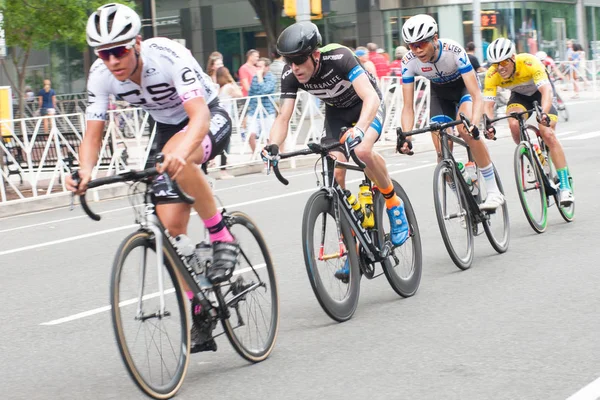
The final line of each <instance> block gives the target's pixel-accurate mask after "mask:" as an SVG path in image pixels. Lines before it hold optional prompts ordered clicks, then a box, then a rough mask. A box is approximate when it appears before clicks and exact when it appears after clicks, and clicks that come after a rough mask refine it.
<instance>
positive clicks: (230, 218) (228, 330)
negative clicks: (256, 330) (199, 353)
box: [215, 211, 279, 363]
mask: <svg viewBox="0 0 600 400" xmlns="http://www.w3.org/2000/svg"><path fill="white" fill-rule="evenodd" d="M225 219H226V221H227V222H226V223H227V227H228V228H229V229H230V231H231V233H232V234H233V235H234V236H235V234H236V233H237V232H236V229H232V228H234V227H235V226H236V225H238V226H242V227H244V228H245V229H247V230H248V232H249V233H250V234H251V235H252V237H253V238H254V240H256V243H257V244H258V248H259V249H260V253H261V255H262V260H261V261H264V264H265V267H264V268H266V270H267V277H268V281H269V282H268V283H267V285H269V288H270V289H271V296H270V297H271V299H270V300H271V303H270V304H271V313H270V318H269V324H270V326H269V332H268V334H267V335H265V336H266V339H265V343H264V344H262V347H260V348H258V347H257V348H250V347H249V346H248V344H246V343H244V340H243V338H242V337H240V336H239V335H238V334H237V332H238V331H237V329H238V328H241V327H242V326H245V325H240V324H239V323H238V324H233V323H232V317H231V316H230V317H229V318H223V319H222V320H221V324H222V325H223V329H224V331H225V334H226V335H227V338H228V339H229V342H230V343H231V345H232V346H233V348H234V349H235V351H236V352H237V353H238V354H239V355H240V356H241V357H242V358H244V359H246V360H248V361H250V362H253V363H257V362H261V361H263V360H265V359H266V358H267V357H269V355H270V354H271V352H272V351H273V347H274V346H275V341H276V339H277V333H278V330H279V292H278V288H277V278H276V276H275V268H274V266H273V261H272V259H271V254H270V253H269V249H268V247H267V244H266V242H265V240H264V238H263V236H262V234H261V232H260V230H259V229H258V227H257V226H256V224H255V223H254V222H253V221H252V220H251V219H250V217H249V216H248V215H246V214H244V213H242V212H239V211H234V212H231V213H228V214H226V218H225ZM238 242H240V247H241V254H240V257H241V259H243V260H245V261H246V263H247V264H249V267H244V268H240V266H238V271H235V272H234V276H236V275H235V274H236V273H238V272H241V271H242V270H243V269H248V268H250V269H251V270H252V271H251V272H252V274H254V276H255V277H256V276H258V274H257V272H256V271H257V269H255V268H254V266H255V265H257V264H255V263H254V261H252V262H249V254H248V253H249V252H248V253H246V252H245V251H244V247H245V245H248V244H249V243H247V242H246V241H244V242H241V241H240V240H238ZM252 259H253V260H256V258H255V257H252ZM261 265H262V264H261ZM259 279H260V278H259ZM223 288H224V286H223V285H220V286H218V287H216V288H215V289H216V290H222V289H223ZM257 290H261V288H256V289H255V290H253V291H252V292H249V293H254V292H256V291H257ZM217 298H218V299H224V297H223V295H221V296H218V297H217ZM245 300H246V304H251V303H252V304H256V302H254V303H253V300H248V299H247V298H246V299H245ZM238 304H239V303H238ZM220 306H221V308H222V309H224V308H226V307H228V305H227V304H220ZM238 310H239V309H238ZM262 316H264V313H263V314H262ZM248 317H249V313H248ZM255 317H256V315H255ZM250 319H251V318H250V317H249V318H248V320H250ZM254 321H257V320H256V318H255V319H254ZM245 323H248V324H249V323H250V321H245Z"/></svg>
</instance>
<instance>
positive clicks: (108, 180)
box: [72, 153, 195, 221]
mask: <svg viewBox="0 0 600 400" xmlns="http://www.w3.org/2000/svg"><path fill="white" fill-rule="evenodd" d="M163 160H164V155H163V154H162V153H159V154H157V156H156V162H157V163H160V162H162V161H163ZM157 175H159V173H158V171H157V169H156V168H154V167H153V168H147V169H144V170H141V171H128V172H124V173H122V174H118V175H112V176H104V177H102V178H96V179H94V180H92V181H90V182H89V183H88V189H93V188H97V187H100V186H104V185H110V184H113V183H122V182H129V181H133V182H139V181H142V180H144V179H147V178H152V177H155V176H157ZM72 177H73V179H74V180H75V181H76V182H77V183H79V181H80V178H79V172H78V171H75V172H73V174H72ZM164 177H165V179H166V180H167V183H169V184H170V185H171V186H172V187H173V190H174V191H175V193H176V194H177V196H179V199H181V201H183V202H184V203H187V204H194V201H195V200H194V198H193V197H191V196H189V195H188V194H186V193H185V192H184V191H183V190H181V188H180V187H179V185H178V184H177V182H175V181H174V180H171V178H170V177H169V176H168V175H167V174H164ZM79 200H80V202H81V207H82V208H83V210H84V211H85V213H86V214H87V215H88V216H89V217H90V218H91V219H93V220H94V221H100V219H101V217H100V215H98V214H96V213H94V212H93V211H92V210H91V209H90V207H89V205H88V203H87V200H86V197H85V193H84V194H82V195H80V196H79Z"/></svg>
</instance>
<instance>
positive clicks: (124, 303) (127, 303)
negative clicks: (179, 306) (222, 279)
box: [40, 263, 267, 326]
mask: <svg viewBox="0 0 600 400" xmlns="http://www.w3.org/2000/svg"><path fill="white" fill-rule="evenodd" d="M266 266H267V264H264V263H263V264H257V265H255V266H254V269H255V270H257V269H262V268H265V267H266ZM251 270H252V268H250V267H248V268H244V269H241V270H239V271H234V272H233V275H234V276H235V275H239V274H243V273H244V272H249V271H251ZM164 293H165V294H172V293H175V289H174V288H171V289H167V290H165V291H164ZM159 294H160V292H154V293H150V294H147V295H144V296H142V300H149V299H153V298H155V297H158V296H159ZM137 302H138V298H137V297H134V298H132V299H129V300H123V301H121V302H119V307H125V306H130V305H132V304H136V303H137ZM111 308H112V306H104V307H98V308H94V309H93V310H88V311H83V312H80V313H77V314H73V315H69V316H67V317H64V318H59V319H55V320H52V321H48V322H42V323H41V324H40V325H47V326H49V325H59V324H64V323H65V322H71V321H75V320H77V319H81V318H85V317H90V316H92V315H96V314H100V313H103V312H106V311H110V309H111Z"/></svg>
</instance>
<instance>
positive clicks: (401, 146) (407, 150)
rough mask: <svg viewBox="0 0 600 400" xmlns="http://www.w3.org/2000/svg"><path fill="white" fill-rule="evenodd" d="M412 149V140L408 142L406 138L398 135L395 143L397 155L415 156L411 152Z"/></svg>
mask: <svg viewBox="0 0 600 400" xmlns="http://www.w3.org/2000/svg"><path fill="white" fill-rule="evenodd" d="M412 148H413V144H412V140H408V139H407V138H406V136H403V135H402V136H400V135H398V142H397V143H396V150H397V151H398V153H402V154H408V155H409V156H412V155H413V154H415V153H414V152H413V151H412Z"/></svg>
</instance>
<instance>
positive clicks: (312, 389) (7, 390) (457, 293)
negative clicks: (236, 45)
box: [0, 102, 600, 399]
mask: <svg viewBox="0 0 600 400" xmlns="http://www.w3.org/2000/svg"><path fill="white" fill-rule="evenodd" d="M598 104H599V103H589V102H585V103H579V104H577V105H574V106H572V107H571V116H572V120H577V121H580V122H570V123H565V124H562V125H561V132H563V133H567V134H564V135H562V136H561V140H562V141H563V145H564V147H565V150H566V153H567V157H568V160H569V163H570V167H571V170H572V173H573V175H574V177H575V182H576V189H577V190H576V204H577V209H576V218H575V221H574V222H573V223H570V224H567V223H565V222H564V221H563V220H562V218H561V217H560V216H559V214H558V212H557V210H556V208H552V209H550V213H549V216H550V217H549V224H548V229H547V232H545V233H544V234H541V235H539V234H536V233H534V232H533V230H532V229H531V228H530V227H529V225H528V223H527V221H526V220H525V217H524V215H523V212H522V210H521V206H520V204H519V201H518V197H517V193H516V189H515V183H514V177H513V167H512V162H513V151H514V144H513V143H512V141H511V140H509V139H502V140H498V141H497V142H494V143H489V142H488V143H489V147H490V149H491V152H492V157H493V159H494V161H495V163H496V165H497V168H498V170H499V173H500V176H501V178H502V180H503V182H504V186H505V190H506V192H507V198H508V202H509V203H508V204H509V215H510V221H511V243H510V248H509V250H508V252H507V253H505V254H503V255H498V254H496V252H495V251H494V250H493V249H492V248H491V246H490V245H489V243H488V242H487V239H486V237H485V235H482V236H479V237H477V238H476V242H475V246H476V248H475V261H474V265H473V267H472V268H471V269H470V270H468V271H464V272H461V271H459V270H458V269H457V268H456V267H455V266H454V264H453V263H452V261H451V260H450V258H449V257H448V254H447V252H446V249H445V248H444V246H443V243H442V239H441V236H440V233H439V230H438V226H437V222H436V219H435V213H434V207H433V201H432V176H433V169H434V165H435V164H434V161H435V160H434V158H435V157H434V154H433V153H431V152H427V153H421V154H417V155H415V156H413V157H407V156H398V155H396V156H390V157H388V158H387V162H388V165H389V169H390V171H392V174H393V176H394V177H395V178H396V179H397V180H399V181H400V182H401V183H402V185H403V186H404V188H405V189H406V191H407V192H408V194H409V196H410V198H411V201H412V204H413V206H414V208H415V211H416V215H417V218H418V222H419V225H420V228H421V235H422V240H423V252H424V259H423V277H422V281H421V287H420V289H419V291H418V292H417V294H416V295H415V296H414V297H413V298H409V299H401V298H399V297H398V296H397V295H396V294H395V293H394V292H393V291H392V289H391V288H390V287H389V286H388V283H387V281H386V280H385V278H383V277H381V278H377V279H375V280H372V281H368V280H366V279H363V281H362V286H361V298H360V303H359V307H358V309H357V311H356V314H355V315H354V317H353V318H352V319H351V320H350V321H348V322H346V323H343V324H338V323H335V322H333V321H332V320H330V319H329V318H328V317H327V316H326V315H325V313H324V312H323V311H322V310H321V308H320V307H319V305H318V303H317V301H316V300H315V298H314V295H313V293H312V290H311V288H310V284H309V282H308V279H307V276H306V272H305V267H304V263H303V259H302V250H301V245H300V239H301V237H300V236H301V219H302V211H303V208H304V204H305V202H306V199H307V198H308V196H309V195H310V193H311V189H312V188H314V187H315V177H314V174H313V173H312V169H311V168H303V169H297V170H293V171H290V170H288V171H285V172H286V175H287V176H288V178H290V181H291V183H290V185H289V186H288V187H283V186H282V185H281V184H279V183H278V182H277V180H276V179H275V177H274V176H264V175H259V174H257V175H252V176H245V177H238V178H236V179H234V180H231V181H220V182H219V183H218V185H219V186H218V195H219V197H220V198H221V200H222V201H223V203H224V204H226V205H230V206H231V207H230V208H232V209H240V210H242V211H245V212H247V213H248V214H250V215H251V216H252V217H253V218H254V220H255V221H256V222H257V224H258V225H259V227H260V228H261V229H262V231H263V234H264V235H265V237H266V239H267V242H268V245H269V248H270V251H271V254H272V256H273V258H274V261H275V264H276V267H277V273H278V282H279V288H280V306H281V309H280V313H281V314H280V316H281V319H280V330H279V336H278V341H277V344H276V347H275V350H274V351H273V353H272V355H271V357H270V358H269V359H268V360H267V361H265V362H263V363H261V364H257V365H250V364H248V363H247V362H245V361H244V360H242V359H241V358H240V357H238V356H237V354H236V353H235V352H234V351H233V350H232V348H231V347H230V346H229V344H228V342H227V341H226V339H224V338H221V339H220V340H219V341H218V344H219V351H218V352H216V353H210V354H208V353H201V354H196V355H193V356H192V359H191V365H190V369H189V371H188V375H187V378H186V381H185V383H184V385H183V387H182V389H181V391H180V393H179V395H178V398H180V399H192V398H202V399H225V398H226V399H300V398H301V399H316V398H319V399H321V398H325V399H366V398H370V399H439V398H446V399H566V398H568V397H569V396H571V395H573V394H574V393H576V392H577V391H579V390H580V389H581V388H583V387H585V386H586V385H588V384H589V383H590V382H592V381H594V380H595V379H596V378H598V377H599V376H600V356H599V355H600V335H599V334H598V332H600V318H598V310H599V303H600V292H599V291H598V287H599V285H598V282H600V268H599V267H600V262H599V261H598V260H599V259H600V246H599V245H598V237H600V228H599V218H598V216H597V209H598V207H597V202H598V201H599V200H598V199H599V198H600V186H599V184H600V169H599V168H598V161H597V160H598V157H599V150H600V131H598V124H597V117H594V113H595V112H596V109H597V105H598ZM354 186H356V187H353V188H352V189H353V191H357V185H356V184H354ZM93 207H94V209H95V210H96V211H102V212H104V214H103V217H104V218H103V220H102V221H101V222H99V223H95V222H93V221H91V220H89V219H87V217H85V216H84V214H83V212H82V210H81V209H79V208H78V209H76V211H73V212H69V211H68V210H67V209H57V210H53V211H49V212H42V213H36V214H30V215H23V216H19V217H14V218H5V219H1V220H0V242H1V243H2V246H1V248H2V250H0V268H1V275H0V276H1V280H0V293H1V295H0V296H1V298H2V304H3V307H4V308H3V309H4V311H3V312H2V318H1V323H0V338H1V339H2V340H1V341H0V360H1V362H0V393H2V394H1V395H0V397H2V398H7V399H82V398H86V399H138V398H145V397H144V396H143V395H142V394H141V392H139V390H138V389H137V388H136V387H135V386H134V384H133V383H132V381H131V380H130V378H129V376H128V374H127V372H126V371H125V368H124V366H123V363H122V361H121V359H120V356H119V353H118V350H117V346H116V344H115V339H114V335H113V331H112V326H111V321H110V315H109V313H108V312H107V311H100V312H96V313H94V314H93V315H90V316H86V317H82V318H76V319H72V320H70V321H67V322H63V323H59V324H56V325H50V326H48V325H41V324H43V323H45V322H49V321H54V320H57V319H60V318H64V317H69V316H73V315H75V314H78V313H82V312H86V311H89V310H96V309H98V308H100V307H104V306H107V305H108V304H109V300H108V299H109V276H110V268H111V264H112V259H113V256H114V253H115V251H116V249H117V247H118V245H119V243H120V241H121V240H122V239H123V238H124V237H125V236H126V235H127V234H128V233H129V232H131V231H132V230H133V229H134V226H133V217H132V216H133V214H132V212H131V209H130V207H129V206H128V202H127V200H125V199H119V200H111V201H104V202H101V203H95V204H93ZM199 229H200V221H199V219H198V217H195V216H194V217H192V227H191V233H192V236H193V235H194V234H197V233H198V232H199ZM598 396H600V393H596V397H598ZM596 397H586V399H595V398H596Z"/></svg>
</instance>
